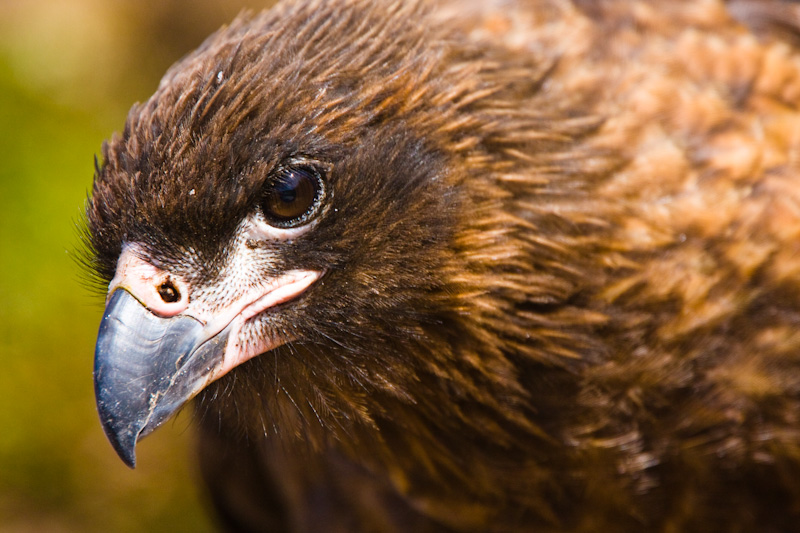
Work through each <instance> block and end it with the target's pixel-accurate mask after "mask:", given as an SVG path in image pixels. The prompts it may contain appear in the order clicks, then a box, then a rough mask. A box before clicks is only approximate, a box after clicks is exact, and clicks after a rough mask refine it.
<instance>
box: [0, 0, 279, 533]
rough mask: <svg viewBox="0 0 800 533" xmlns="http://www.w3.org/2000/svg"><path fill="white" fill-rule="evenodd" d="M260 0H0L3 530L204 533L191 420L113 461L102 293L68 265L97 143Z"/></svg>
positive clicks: (207, 521) (184, 418)
mask: <svg viewBox="0 0 800 533" xmlns="http://www.w3.org/2000/svg"><path fill="white" fill-rule="evenodd" d="M267 3H269V0H262V1H261V2H257V1H249V0H0V531H2V532H5V533H9V532H11V533H16V532H56V533H58V532H72V531H76V532H77V531H80V532H95V531H97V532H101V531H102V532H107V531H115V532H127V531H131V532H133V531H137V532H138V531H156V532H158V531H196V532H203V531H212V530H213V522H212V520H211V518H210V517H209V513H208V509H207V502H206V501H205V499H204V498H205V495H204V493H203V490H202V488H200V486H199V485H198V483H197V472H196V470H195V468H194V454H195V451H194V448H193V447H192V426H191V415H190V413H184V414H182V415H181V416H179V417H178V418H177V419H176V420H175V421H173V422H171V423H168V424H166V425H165V427H164V428H163V429H161V430H159V431H158V432H156V433H155V434H154V435H152V436H151V437H148V438H147V439H145V440H144V441H143V442H142V443H141V444H140V446H139V448H138V464H139V466H138V467H137V469H136V470H133V471H132V470H129V469H128V468H127V467H125V466H124V465H123V463H122V462H121V461H120V460H119V459H118V458H117V457H116V455H115V453H114V451H113V450H112V449H111V446H110V445H109V444H108V442H107V441H106V439H105V436H104V435H103V432H102V429H101V427H100V423H99V420H98V417H97V414H96V412H95V406H94V397H93V395H94V393H93V388H92V356H93V351H94V336H95V333H96V329H97V325H98V323H99V320H100V315H101V313H102V304H103V299H102V296H101V295H99V294H97V292H92V291H90V290H89V289H88V288H87V286H86V285H87V283H86V282H85V276H84V275H83V274H82V273H81V269H80V267H79V266H78V264H77V262H76V260H75V255H76V254H75V250H76V248H77V247H78V243H79V240H78V231H77V227H78V225H79V224H80V216H81V211H82V209H83V205H84V202H85V200H86V195H87V194H88V192H89V190H90V187H91V180H92V173H93V158H94V156H95V154H99V150H100V146H101V143H102V141H103V140H104V139H105V138H107V137H109V136H110V135H111V133H112V132H114V131H119V130H121V129H122V126H123V124H124V120H125V115H126V113H127V110H128V108H129V107H130V105H131V104H132V103H133V102H135V101H143V100H146V99H147V98H148V97H149V95H150V94H151V93H152V92H153V91H154V90H155V88H156V86H157V84H158V80H159V78H160V77H161V75H162V74H163V72H164V71H165V70H166V68H167V67H168V66H169V65H170V64H172V63H173V62H175V61H176V60H177V59H179V58H180V57H181V56H183V55H184V54H186V53H187V52H188V51H190V50H191V49H193V48H194V47H196V46H197V45H198V44H200V43H201V42H202V40H203V39H204V38H205V37H206V36H207V35H208V34H210V33H211V32H212V31H214V30H215V29H217V28H218V27H220V26H221V25H222V24H224V23H225V22H227V21H229V20H231V19H232V18H233V17H235V16H236V14H237V13H238V12H240V11H241V10H242V9H243V8H245V7H249V8H252V9H261V8H263V7H264V6H265V5H266V4H267Z"/></svg>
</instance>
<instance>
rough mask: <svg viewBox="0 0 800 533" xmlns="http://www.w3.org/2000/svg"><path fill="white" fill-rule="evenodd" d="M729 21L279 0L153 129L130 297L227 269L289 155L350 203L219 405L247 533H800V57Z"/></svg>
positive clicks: (126, 202)
mask: <svg viewBox="0 0 800 533" xmlns="http://www.w3.org/2000/svg"><path fill="white" fill-rule="evenodd" d="M732 4H734V5H732V6H731V9H732V11H728V10H727V9H726V5H725V3H723V2H721V1H714V0H702V1H673V2H666V1H664V2H645V1H634V0H609V1H605V2H587V1H577V0H576V1H575V2H574V3H570V2H565V1H557V0H540V1H534V0H520V1H519V2H516V3H513V4H512V5H509V4H508V3H505V2H500V1H490V2H470V3H468V4H464V3H463V2H453V3H448V2H444V1H443V2H436V3H432V4H431V5H420V4H419V3H413V2H412V3H403V2H394V1H386V2H379V3H376V4H373V3H370V2H366V1H360V0H332V1H329V2H315V1H310V2H300V3H296V4H290V3H284V4H281V5H279V6H278V7H277V8H275V9H273V10H272V11H270V12H268V13H265V14H262V15H255V16H253V15H245V16H243V17H241V18H239V19H237V20H236V21H235V22H233V23H232V24H231V25H230V26H229V27H227V28H224V29H222V30H221V31H220V32H219V33H217V34H215V35H214V36H212V37H210V38H209V40H207V41H206V43H205V44H203V46H201V48H200V49H199V50H198V51H197V52H195V53H193V54H191V55H190V56H188V57H187V58H185V59H184V60H182V61H181V62H180V63H178V64H177V65H176V66H174V67H173V68H172V69H171V70H170V71H169V72H168V73H167V75H166V76H165V78H164V80H163V81H162V84H161V86H160V87H159V89H158V91H157V92H156V94H155V95H154V96H153V98H151V99H150V100H149V101H148V102H146V103H145V104H143V105H140V106H136V107H134V109H133V110H132V111H131V114H130V116H129V119H128V123H127V125H126V128H125V130H124V131H123V133H122V134H121V135H120V136H118V137H115V138H114V139H113V140H112V141H111V142H110V143H109V144H107V145H106V146H105V147H104V151H103V159H104V161H103V165H102V168H101V169H100V171H99V172H98V174H97V176H96V180H95V185H94V191H93V198H92V201H91V204H90V206H89V210H88V220H89V227H90V231H91V234H92V242H91V244H92V247H93V248H94V250H96V252H97V255H96V268H97V269H98V271H99V273H100V275H101V276H104V277H105V278H107V279H108V278H110V277H111V276H112V275H113V271H114V268H115V261H116V257H117V255H118V254H119V251H120V249H121V245H122V243H123V242H124V241H130V240H134V241H137V242H143V243H144V244H145V245H146V246H147V247H148V250H149V251H150V252H149V253H150V254H151V255H152V257H153V258H154V260H158V261H160V262H161V263H162V264H169V265H173V266H174V268H177V269H183V270H184V271H186V272H191V273H192V274H191V275H193V276H195V277H197V278H198V279H211V278H213V277H214V275H215V269H216V268H218V267H219V265H221V261H223V258H224V255H225V246H226V242H227V241H226V239H227V238H228V237H229V236H230V235H231V234H232V231H233V229H234V227H235V225H236V223H237V222H238V221H239V220H240V219H241V218H242V217H243V216H244V215H245V214H246V213H247V212H248V210H250V209H251V208H252V206H253V202H254V198H256V196H257V194H258V190H259V187H260V184H261V183H262V182H263V180H264V176H266V175H267V174H268V172H269V169H271V168H273V167H274V166H275V165H276V164H277V163H278V162H279V161H280V160H281V158H283V157H285V156H287V155H290V154H298V153H299V154H303V155H306V156H313V157H314V158H316V159H319V160H320V161H325V162H328V163H329V164H331V165H332V169H333V170H332V171H331V173H332V176H334V175H335V177H336V178H335V179H336V180H337V181H336V182H335V183H334V184H333V186H334V201H335V202H339V203H338V204H334V205H337V206H338V207H337V209H338V210H337V211H336V212H335V213H333V214H332V215H331V216H330V218H329V219H326V220H325V221H324V223H321V224H320V226H319V227H318V228H315V230H314V231H315V232H316V235H315V237H313V240H312V241H308V242H309V243H310V244H303V243H293V244H292V248H290V249H289V250H288V251H287V253H286V256H285V258H283V259H282V261H286V262H287V264H288V263H290V262H292V261H295V262H297V261H300V260H301V259H302V260H307V261H309V262H310V263H312V264H324V265H327V266H328V267H329V270H328V273H327V274H326V278H325V279H324V281H323V283H322V286H320V287H317V288H315V290H314V291H311V292H310V293H309V295H308V298H305V299H303V300H302V301H300V302H298V304H297V306H295V307H292V308H291V309H288V308H287V310H286V319H285V321H284V322H282V324H283V326H282V327H284V328H286V329H287V330H290V331H292V332H293V333H294V336H297V337H298V339H299V340H297V341H296V342H292V343H289V344H287V345H285V346H282V347H280V348H278V349H276V350H274V351H273V352H272V353H267V354H263V355H261V356H259V357H257V358H256V359H254V360H252V361H250V362H248V363H247V364H245V365H243V366H242V367H240V368H238V369H236V370H235V371H234V372H233V373H231V374H230V375H228V376H226V377H225V378H223V379H222V380H220V381H218V382H216V383H214V384H212V385H211V386H210V387H209V388H207V389H206V390H205V391H204V393H203V394H202V395H201V397H200V401H199V412H200V413H201V421H200V423H201V452H202V453H201V456H202V459H203V461H204V463H203V464H204V472H205V474H206V478H207V481H208V482H209V485H210V486H211V490H212V493H213V495H214V498H215V500H216V502H217V505H218V507H219V509H221V513H222V517H223V519H224V520H225V521H226V523H227V524H228V527H229V528H231V529H232V530H248V529H249V530H258V529H260V528H263V527H266V524H267V523H270V524H272V525H273V526H275V524H279V526H275V527H276V530H282V529H285V530H293V531H322V530H324V529H325V528H327V529H328V530H330V531H353V530H365V531H395V530H408V531H426V530H435V531H447V530H459V531H517V530H519V531H531V530H535V531H575V532H577V531H586V532H589V531H726V532H730V531H791V530H793V529H794V528H796V527H797V524H798V520H800V420H799V419H798V418H800V333H798V331H800V329H799V326H800V303H798V302H800V185H798V183H797V175H798V170H800V166H799V165H800V159H799V158H798V155H800V151H799V150H800V115H798V105H800V56H799V55H798V53H797V50H796V49H795V48H793V47H792V46H793V42H792V41H793V39H792V38H790V39H788V40H785V39H786V36H785V34H784V33H785V32H780V31H772V30H771V29H770V28H771V27H772V26H773V25H774V24H773V22H774V21H775V17H774V16H773V15H772V14H773V13H775V12H776V11H774V9H776V3H763V6H764V7H763V10H761V9H760V8H761V6H762V3H760V2H732ZM768 4H769V5H768ZM781 9H790V8H789V7H788V6H783V7H781ZM743 13H746V14H747V15H746V16H744V15H743ZM734 15H735V16H736V17H738V18H739V19H740V20H737V18H736V17H735V16H734ZM742 21H743V22H744V23H746V24H751V23H752V24H751V25H752V26H753V28H754V29H755V30H756V31H757V32H758V35H756V34H753V33H752V32H751V29H748V27H746V26H744V25H743V24H742ZM765 21H766V22H765ZM770 21H772V22H770ZM795 27H797V26H796V25H795ZM795 35H796V34H795ZM190 190H191V191H193V192H192V196H189V191H190ZM304 246H305V247H304ZM261 499H263V500H264V501H263V502H262V501H261ZM276 502H277V503H276ZM260 520H263V521H260Z"/></svg>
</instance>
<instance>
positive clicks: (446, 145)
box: [87, 2, 586, 466]
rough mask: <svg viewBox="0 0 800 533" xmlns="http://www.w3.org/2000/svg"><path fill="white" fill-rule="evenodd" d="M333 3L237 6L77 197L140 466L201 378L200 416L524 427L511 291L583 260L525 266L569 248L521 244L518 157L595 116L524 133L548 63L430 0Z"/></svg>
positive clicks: (270, 424) (101, 375)
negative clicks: (431, 13)
mask: <svg viewBox="0 0 800 533" xmlns="http://www.w3.org/2000/svg"><path fill="white" fill-rule="evenodd" d="M333 4H336V2H332V3H331V5H329V6H327V7H326V8H319V6H317V5H316V4H315V3H311V4H310V5H306V4H302V3H301V4H298V5H296V6H279V7H278V8H276V9H273V10H271V11H269V12H267V13H264V14H261V15H258V16H252V15H245V16H242V17H240V18H239V19H237V20H236V21H234V22H233V23H232V24H231V25H230V26H228V27H226V28H223V29H222V30H220V31H219V32H218V33H216V34H215V35H213V36H211V37H210V38H209V39H208V40H207V41H206V42H205V43H204V44H203V45H202V46H201V47H200V48H199V49H198V50H197V51H195V52H194V53H192V54H190V55H189V56H187V57H186V58H184V59H183V60H181V61H180V62H179V63H177V64H176V65H175V66H173V67H172V68H171V69H170V70H169V71H168V72H167V74H166V75H165V77H164V78H163V80H162V82H161V84H160V86H159V88H158V90H157V91H156V92H155V94H154V95H153V96H152V97H151V98H150V99H149V100H148V101H147V102H145V103H144V104H141V105H137V106H135V107H134V108H133V109H132V110H131V112H130V114H129V116H128V119H127V122H126V125H125V128H124V130H123V131H122V133H121V134H119V135H117V136H115V137H114V138H112V139H111V140H110V141H109V142H107V143H106V144H105V145H104V146H103V152H102V163H101V164H99V165H98V168H97V170H96V175H95V180H94V184H93V190H92V196H91V199H90V200H89V203H88V208H87V227H88V231H87V243H88V247H89V250H90V256H91V259H90V263H91V266H92V268H93V270H94V271H95V272H96V273H97V275H98V277H99V278H100V279H101V280H102V282H103V283H104V284H108V292H107V300H106V310H105V313H104V315H103V318H102V321H101V325H100V332H99V335H98V341H97V348H96V354H95V391H96V396H97V402H98V408H99V412H100V416H101V420H102V423H103V426H104V429H105V431H106V434H107V436H108V437H109V439H110V440H111V442H112V444H113V445H114V447H115V449H116V451H117V452H118V453H119V455H120V456H121V457H122V459H123V460H124V461H125V462H126V463H127V464H128V465H130V466H133V465H134V463H135V455H134V450H135V446H136V443H137V441H138V440H139V439H140V438H142V437H143V436H145V435H147V434H148V433H150V432H151V431H153V430H154V429H155V428H157V427H158V426H159V425H160V424H161V423H163V422H164V421H165V420H167V419H168V418H169V417H170V416H171V415H172V414H174V413H175V412H176V410H178V409H179V408H180V407H181V406H182V405H184V404H185V403H186V402H188V401H189V400H190V399H191V398H193V397H194V396H196V395H198V394H200V393H201V391H202V394H201V398H200V399H201V404H203V405H204V406H205V407H206V408H207V409H218V410H221V409H223V408H226V409H227V408H229V407H231V406H234V407H235V408H233V409H227V410H228V411H229V412H233V413H240V414H241V413H249V412H251V411H252V410H253V409H255V410H256V411H257V416H255V417H253V416H247V417H245V416H240V417H239V418H240V419H242V420H245V419H247V420H253V419H255V420H257V421H258V422H257V425H258V426H259V427H258V428H255V429H253V428H247V427H244V428H238V430H241V431H245V432H247V431H252V430H261V431H268V428H269V429H274V430H275V431H276V432H277V431H279V428H286V427H287V426H290V427H291V426H292V425H294V426H297V425H298V424H305V425H307V426H310V425H314V423H315V422H316V423H317V426H319V427H321V428H325V430H326V431H327V432H329V433H330V432H331V431H333V433H335V432H336V428H344V431H345V432H346V434H348V435H352V431H353V426H358V427H372V428H374V427H375V425H376V424H377V423H378V422H376V420H377V419H379V418H380V417H381V416H382V414H383V413H385V412H387V410H389V409H391V407H390V405H399V406H403V408H408V407H409V406H413V409H411V410H410V411H409V412H413V413H414V414H413V415H409V416H411V417H416V418H420V417H427V418H428V419H429V420H431V421H435V422H432V423H435V424H436V425H438V426H439V427H440V429H441V427H444V426H447V425H448V424H452V425H453V426H454V427H455V426H457V425H459V424H462V425H463V424H475V425H481V424H484V425H485V424H486V423H489V422H488V421H490V420H492V419H493V418H496V416H503V417H512V418H513V417H516V419H517V422H515V423H519V424H523V425H524V424H525V423H526V422H525V421H524V417H519V416H517V415H516V413H515V412H514V410H513V409H510V408H509V406H513V405H517V404H519V405H522V404H523V403H524V402H525V400H524V396H525V393H524V392H523V391H522V388H521V387H520V386H519V385H518V384H517V381H516V375H515V369H514V366H513V363H512V362H510V361H509V360H508V358H507V357H506V355H507V353H508V351H509V350H504V349H503V346H502V343H500V342H498V339H501V338H502V339H504V340H503V342H511V343H514V342H517V343H518V344H519V342H518V340H517V339H516V338H515V336H517V335H528V333H527V332H522V333H520V331H517V330H518V329H519V328H516V327H515V326H514V324H513V323H510V322H508V321H507V319H506V318H504V313H505V311H507V309H504V307H503V306H504V305H505V306H506V307H508V306H511V305H514V303H513V302H514V301H523V300H527V301H530V300H532V299H534V300H535V299H538V301H541V302H545V301H548V300H551V299H553V298H555V297H556V296H558V297H561V296H562V295H563V294H566V293H568V292H569V291H570V290H571V289H570V287H571V286H572V285H571V284H570V282H569V281H565V280H567V278H568V277H569V276H570V275H572V274H570V273H569V271H567V270H564V271H562V272H558V273H557V274H553V273H552V269H550V270H549V271H548V270H546V269H545V268H538V267H537V264H536V261H541V263H542V265H545V264H547V265H550V264H552V263H553V259H554V257H555V255H557V254H559V253H562V251H559V250H563V247H561V246H557V245H553V244H550V243H548V242H547V241H546V239H545V238H544V237H540V238H538V240H535V241H533V240H530V239H529V240H527V241H525V242H517V241H515V240H514V239H515V238H517V237H515V235H516V236H518V234H520V235H521V233H522V232H520V231H519V229H520V228H521V227H523V226H525V227H529V226H530V225H531V218H532V216H533V215H531V214H530V213H532V212H533V209H534V208H533V207H531V206H530V205H528V206H521V205H511V204H509V202H512V201H514V198H515V197H516V195H517V194H519V193H520V191H522V190H523V189H524V188H525V187H528V188H530V187H540V186H541V184H542V183H543V181H541V180H540V181H536V180H531V181H530V182H521V181H520V180H519V179H518V176H519V175H518V174H516V172H517V171H518V169H519V168H520V166H522V165H526V164H530V163H529V162H526V159H525V157H522V156H520V157H512V156H511V155H509V154H514V153H517V152H515V149H517V148H519V146H520V145H522V144H525V143H531V142H535V143H538V144H537V145H538V147H539V149H540V151H544V152H547V151H548V150H550V151H553V146H555V145H557V144H559V143H561V144H562V145H563V144H565V143H566V142H567V141H569V140H571V139H572V137H574V136H575V135H578V133H576V132H578V131H579V130H581V128H584V129H585V128H586V123H585V122H583V123H580V122H579V121H575V120H574V117H573V119H572V122H569V121H563V122H557V121H553V120H549V121H548V124H551V126H550V127H552V128H559V127H560V128H561V131H556V132H555V133H553V134H552V135H551V134H549V133H547V132H544V133H541V130H542V125H541V124H542V123H541V121H540V123H539V128H538V130H539V131H540V133H539V134H537V135H534V134H532V133H531V131H532V130H536V128H534V127H532V124H533V123H534V122H536V120H538V119H537V118H536V117H534V116H533V115H531V114H530V111H528V110H526V107H525V106H520V107H516V105H505V104H503V102H504V101H515V100H516V101H518V100H519V99H520V98H521V96H519V95H534V94H537V91H535V90H534V89H533V88H534V87H535V86H536V84H538V83H539V82H540V78H541V76H543V75H544V73H545V72H546V71H547V69H548V68H549V63H548V62H547V61H543V60H541V58H537V57H536V56H535V54H529V55H528V56H526V59H525V61H528V63H527V64H526V65H525V66H526V68H525V69H517V70H515V69H514V68H513V66H514V65H513V61H510V60H509V59H508V58H505V60H504V64H505V67H506V68H504V69H502V70H501V69H499V68H497V64H498V62H494V61H492V57H491V51H489V52H487V50H486V47H484V48H483V49H482V51H481V52H480V57H478V53H477V52H476V51H475V50H474V48H473V47H471V46H470V45H469V44H468V42H467V40H466V38H465V37H464V36H462V35H459V34H458V33H457V32H453V31H452V30H447V31H445V30H444V29H442V30H437V29H436V28H437V26H436V24H431V23H429V24H420V21H421V20H422V19H424V17H425V16H426V14H425V10H424V8H422V7H420V6H419V5H416V4H413V3H412V4H411V5H401V4H398V3H394V2H391V3H387V5H384V6H377V5H373V4H371V3H369V2H355V3H352V2H351V3H347V6H339V7H341V9H337V8H336V6H335V5H333ZM455 41H459V42H460V45H459V46H452V43H453V42H455ZM509 64H511V67H512V68H508V66H509ZM515 95H516V96H515ZM504 99H505V100H504ZM527 109H530V106H528V107H527ZM571 113H573V114H574V109H573V110H572V111H571ZM551 118H552V117H551ZM500 124H502V127H500V126H499V125H500ZM576 124H577V126H576ZM533 125H534V126H535V124H533ZM519 132H525V135H518V134H519ZM548 146H549V148H548ZM553 164H556V163H552V162H551V165H553ZM527 196H528V197H529V196H530V195H527ZM509 205H510V208H509ZM498 206H500V207H505V209H498ZM522 211H525V212H527V213H528V214H527V215H525V217H523V216H521V215H520V213H521V212H522ZM524 218H527V220H524ZM534 249H537V250H538V253H537V254H534V255H535V257H536V259H533V260H531V259H530V258H531V257H532V254H531V250H534ZM523 255H524V258H523ZM522 269H526V270H525V272H522ZM537 271H538V272H540V274H536V272H537ZM498 272H502V273H503V275H502V276H498V275H495V274H497V273H498ZM537 275H539V276H540V278H536V276H537ZM522 276H525V283H524V284H522V283H518V278H519V279H522ZM556 278H557V279H556ZM537 279H538V281H537ZM515 280H517V281H515ZM551 281H552V282H551ZM492 284H494V285H493V286H491V287H490V285H492ZM532 291H533V292H536V291H538V292H537V295H535V296H532V295H531V292H532ZM509 295H511V296H509ZM500 296H502V298H501V299H502V300H503V301H505V303H504V304H499V303H497V302H494V301H493V302H488V300H487V298H490V297H491V298H497V297H500ZM492 328H494V329H492ZM490 330H491V331H492V332H490ZM567 338H571V339H580V337H579V336H572V337H569V336H566V335H558V336H557V339H556V337H554V339H556V340H553V339H551V340H544V341H542V343H540V346H539V348H541V347H542V346H545V345H546V344H547V343H548V342H551V343H559V342H566V341H565V340H564V339H567ZM558 339H561V340H558ZM571 342H572V341H571ZM484 344H485V345H487V346H483V345H484ZM459 346H461V348H464V346H468V347H469V348H468V349H460V348H459ZM539 348H537V349H539ZM545 348H546V346H545ZM531 349H533V348H531ZM570 349H571V348H569V347H564V346H562V347H561V348H560V349H559V350H551V352H558V353H561V354H563V353H568V352H569V351H570ZM459 350H460V351H459ZM541 352H542V353H543V354H544V353H550V352H548V350H546V349H543V348H542V349H541ZM478 353H479V354H480V355H479V356H478V355H476V354H478ZM543 357H544V356H543ZM443 397H444V398H447V401H442V398H443ZM469 401H474V402H476V403H479V404H481V408H480V409H479V410H477V411H472V412H470V411H469V410H467V409H465V408H464V405H465V404H466V403H467V402H469ZM501 404H502V405H501ZM254 405H255V406H256V407H252V406H254ZM496 413H503V415H497V414H496ZM416 418H415V419H416ZM309 420H310V421H311V422H309ZM495 422H496V420H495V421H492V422H491V423H492V424H493V427H495V426H497V423H495ZM248 423H250V422H242V424H243V425H247V424H248ZM415 423H416V422H415ZM409 424H411V422H409ZM234 425H236V424H234ZM297 431H299V430H297V429H296V428H295V429H294V430H292V431H291V432H297ZM416 431H417V432H421V431H422V430H421V429H419V427H417V429H416ZM499 431H500V430H499V429H498V432H499Z"/></svg>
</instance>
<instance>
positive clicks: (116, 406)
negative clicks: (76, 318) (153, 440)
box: [94, 288, 231, 468]
mask: <svg viewBox="0 0 800 533" xmlns="http://www.w3.org/2000/svg"><path fill="white" fill-rule="evenodd" d="M230 330H231V326H230V325H228V326H227V327H226V328H224V329H223V330H222V331H220V332H219V333H216V334H213V335H209V332H208V330H207V329H204V325H203V324H202V323H201V322H200V321H199V320H196V319H194V318H192V317H190V316H187V315H176V316H172V317H168V318H163V317H159V316H156V315H155V314H153V313H152V312H150V310H149V309H148V308H147V307H145V306H144V305H142V304H141V303H139V301H138V300H137V299H136V298H134V297H133V296H132V295H131V293H130V292H128V291H127V290H125V289H124V288H118V289H116V290H115V291H114V292H113V293H112V294H111V296H110V298H109V299H108V303H107V305H106V309H105V313H104V315H103V318H102V321H101V322H100V331H99V333H98V337H97V346H96V349H95V359H94V388H95V395H96V399H97V409H98V411H99V413H100V419H101V421H102V424H103V429H104V430H105V433H106V435H107V436H108V439H109V441H111V444H112V446H113V447H114V450H116V452H117V454H118V455H119V456H120V458H121V459H122V460H123V461H124V462H125V464H127V465H128V466H130V467H131V468H133V467H134V466H135V464H136V456H135V448H136V443H137V441H138V440H139V439H141V438H142V437H144V436H145V435H148V434H149V433H151V432H152V431H153V430H155V429H156V428H157V427H158V426H160V425H161V424H162V423H163V422H164V421H166V420H167V419H168V418H169V417H170V416H171V415H172V414H173V413H175V411H177V410H178V409H180V407H181V406H183V405H184V404H185V403H186V402H188V401H189V400H190V399H191V398H193V397H194V396H195V395H196V394H197V393H198V392H200V391H201V390H202V389H203V387H205V386H206V385H207V384H208V383H209V382H210V381H212V380H213V379H216V377H218V374H217V372H215V369H217V368H218V367H219V366H220V365H221V364H222V360H223V357H224V353H225V347H226V345H227V342H228V337H229V334H230ZM215 374H217V375H215Z"/></svg>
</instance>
